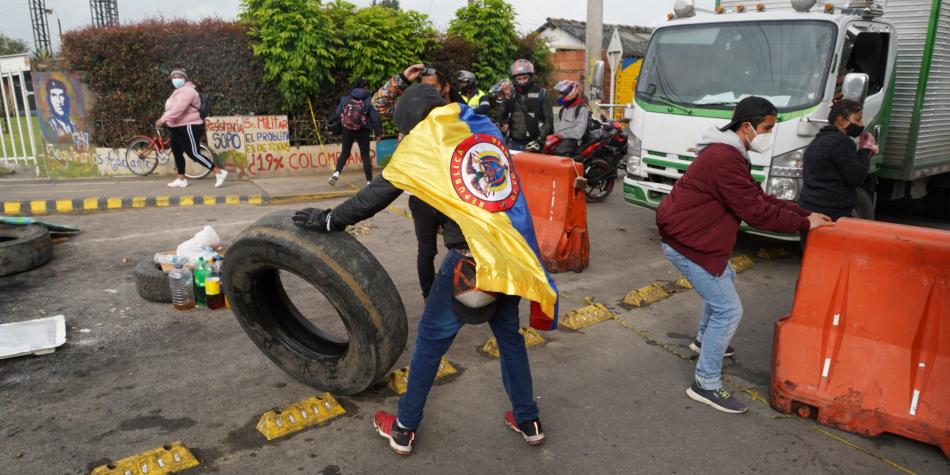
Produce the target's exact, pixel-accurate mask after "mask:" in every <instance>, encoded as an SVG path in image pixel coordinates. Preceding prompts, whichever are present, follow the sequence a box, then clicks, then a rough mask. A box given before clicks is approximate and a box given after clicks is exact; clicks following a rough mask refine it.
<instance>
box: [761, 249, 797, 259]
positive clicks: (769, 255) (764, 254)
mask: <svg viewBox="0 0 950 475" xmlns="http://www.w3.org/2000/svg"><path fill="white" fill-rule="evenodd" d="M790 255H792V253H790V252H788V250H787V249H785V248H784V247H763V248H762V249H759V252H757V253H755V257H758V258H759V259H765V260H767V261H774V260H775V259H781V258H783V257H788V256H790Z"/></svg>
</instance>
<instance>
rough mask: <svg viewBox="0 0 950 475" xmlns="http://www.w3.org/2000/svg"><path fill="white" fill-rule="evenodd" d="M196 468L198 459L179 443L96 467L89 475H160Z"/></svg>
mask: <svg viewBox="0 0 950 475" xmlns="http://www.w3.org/2000/svg"><path fill="white" fill-rule="evenodd" d="M197 466H198V459H196V458H195V456H194V455H192V453H191V451H190V450H188V448H187V447H185V445H184V444H182V443H181V442H175V443H172V444H171V445H165V446H162V447H159V448H157V449H152V450H148V451H145V452H142V453H140V454H136V455H133V456H131V457H127V458H124V459H122V460H119V461H118V462H114V463H110V464H107V465H103V466H101V467H96V468H94V469H93V470H92V473H91V475H141V474H148V475H161V474H165V473H175V472H180V471H182V470H187V469H189V468H192V467H197Z"/></svg>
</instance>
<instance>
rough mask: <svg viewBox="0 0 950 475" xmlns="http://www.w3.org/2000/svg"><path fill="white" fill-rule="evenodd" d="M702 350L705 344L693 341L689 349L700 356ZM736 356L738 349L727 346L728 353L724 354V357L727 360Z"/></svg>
mask: <svg viewBox="0 0 950 475" xmlns="http://www.w3.org/2000/svg"><path fill="white" fill-rule="evenodd" d="M702 348H703V344H702V343H700V342H699V340H693V342H692V343H690V344H689V349H691V350H693V352H694V353H696V354H697V355H698V354H699V350H701V349H702ZM734 354H736V349H735V348H733V347H731V346H727V347H726V352H725V353H723V355H722V357H723V358H726V357H729V356H732V355H734Z"/></svg>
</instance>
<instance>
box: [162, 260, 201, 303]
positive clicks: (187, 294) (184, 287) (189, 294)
mask: <svg viewBox="0 0 950 475" xmlns="http://www.w3.org/2000/svg"><path fill="white" fill-rule="evenodd" d="M192 280H193V279H192V276H191V270H189V269H188V268H187V267H185V266H183V265H182V264H180V263H179V264H175V268H174V269H172V271H171V272H169V273H168V286H169V287H170V288H171V291H172V305H174V306H175V308H176V309H178V310H190V309H192V308H195V294H194V289H193V287H192V285H193V284H192Z"/></svg>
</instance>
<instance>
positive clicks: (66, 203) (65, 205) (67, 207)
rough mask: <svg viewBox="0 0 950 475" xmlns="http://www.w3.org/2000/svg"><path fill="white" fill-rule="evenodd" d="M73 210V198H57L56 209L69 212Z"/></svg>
mask: <svg viewBox="0 0 950 475" xmlns="http://www.w3.org/2000/svg"><path fill="white" fill-rule="evenodd" d="M72 210H73V200H56V211H57V212H60V213H69V212H71V211H72Z"/></svg>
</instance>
